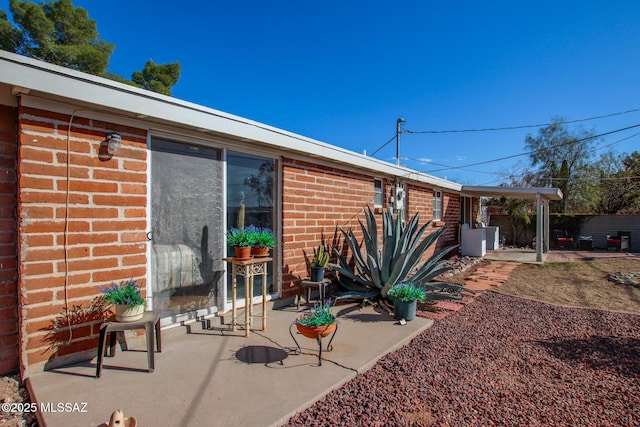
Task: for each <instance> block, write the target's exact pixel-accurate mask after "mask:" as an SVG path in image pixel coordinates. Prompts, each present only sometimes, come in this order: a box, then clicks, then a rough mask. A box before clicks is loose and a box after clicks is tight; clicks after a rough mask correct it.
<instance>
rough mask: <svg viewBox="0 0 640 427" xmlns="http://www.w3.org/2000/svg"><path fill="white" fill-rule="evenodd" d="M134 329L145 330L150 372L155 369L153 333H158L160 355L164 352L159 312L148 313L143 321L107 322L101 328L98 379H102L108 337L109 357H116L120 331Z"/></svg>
mask: <svg viewBox="0 0 640 427" xmlns="http://www.w3.org/2000/svg"><path fill="white" fill-rule="evenodd" d="M134 329H144V330H145V334H146V338H147V363H148V366H149V372H153V369H154V367H155V366H154V351H153V332H154V329H155V333H156V345H157V348H158V353H160V352H161V351H162V338H161V335H160V313H159V312H157V311H147V312H146V313H144V316H142V319H140V320H136V321H134V322H112V321H106V322H104V323H103V324H102V325H101V326H100V338H99V341H98V362H97V366H96V378H100V374H101V373H102V362H103V361H104V357H103V356H104V353H106V352H107V347H106V343H107V336H108V337H109V346H108V349H109V357H113V356H114V355H115V350H116V333H117V332H118V331H130V330H134Z"/></svg>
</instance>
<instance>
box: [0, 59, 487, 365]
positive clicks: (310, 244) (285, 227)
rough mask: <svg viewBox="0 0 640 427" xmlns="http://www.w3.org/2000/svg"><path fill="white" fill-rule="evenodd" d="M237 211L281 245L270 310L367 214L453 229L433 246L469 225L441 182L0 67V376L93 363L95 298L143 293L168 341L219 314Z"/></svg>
mask: <svg viewBox="0 0 640 427" xmlns="http://www.w3.org/2000/svg"><path fill="white" fill-rule="evenodd" d="M113 134H116V135H117V136H118V137H119V138H120V139H121V146H120V148H119V149H118V150H117V152H115V153H113V154H112V153H110V152H109V138H110V136H111V135H113ZM118 137H116V138H115V139H117V138H118ZM401 191H402V192H403V193H404V196H405V197H403V198H402V200H396V199H397V198H395V196H396V193H397V192H398V193H400V192H401ZM241 204H242V205H243V206H244V207H245V212H246V213H245V216H246V218H245V223H246V224H255V225H258V226H266V227H270V228H272V229H273V230H275V232H276V234H277V236H278V241H279V242H280V244H279V245H278V246H277V247H276V248H275V249H274V251H273V252H274V253H273V258H274V261H273V263H272V265H270V266H269V280H268V282H269V283H268V287H269V290H270V298H288V297H291V296H292V295H293V294H294V293H295V292H296V285H297V283H298V282H299V281H300V280H301V279H304V278H306V277H307V276H308V266H307V258H306V256H308V255H310V254H312V253H313V249H314V248H315V247H317V245H318V244H320V243H321V242H322V241H323V240H324V241H326V242H327V243H329V242H331V240H332V239H333V237H334V235H336V234H337V230H338V229H340V228H348V227H351V226H355V225H357V220H358V219H360V218H363V216H362V212H363V208H364V207H365V206H366V205H369V206H375V207H378V208H386V207H388V206H394V205H396V204H402V205H403V206H404V208H405V210H406V212H407V213H408V214H409V215H413V213H415V212H418V211H419V212H420V213H421V215H422V222H424V221H426V220H428V219H436V220H437V221H435V222H434V226H443V225H445V224H448V225H451V226H452V227H451V228H450V229H449V231H448V233H447V234H446V235H444V236H443V238H441V240H442V241H441V242H439V244H441V245H444V244H451V243H455V242H457V239H458V234H457V233H458V231H457V230H458V224H459V223H460V222H461V221H466V222H472V218H474V219H475V217H476V215H477V209H478V199H477V198H475V199H472V198H469V197H462V196H461V185H459V184H456V183H453V182H450V181H446V180H442V179H439V178H436V177H433V176H429V175H426V174H423V173H420V172H416V171H413V170H409V169H406V168H402V167H397V166H395V165H392V164H389V163H387V162H383V161H380V160H376V159H373V158H370V157H367V156H364V155H361V154H357V153H354V152H351V151H348V150H345V149H342V148H339V147H335V146H331V145H329V144H326V143H323V142H319V141H315V140H313V139H310V138H306V137H303V136H300V135H296V134H293V133H290V132H287V131H284V130H281V129H276V128H273V127H270V126H267V125H264V124H261V123H257V122H253V121H251V120H248V119H245V118H242V117H237V116H233V115H230V114H226V113H223V112H220V111H216V110H212V109H209V108H206V107H203V106H200V105H195V104H192V103H188V102H184V101H181V100H178V99H175V98H171V97H167V96H163V95H159V94H156V93H151V92H148V91H144V90H141V89H137V88H134V87H131V86H127V85H123V84H120V83H117V82H113V81H110V80H106V79H103V78H100V77H95V76H91V75H88V74H84V73H80V72H76V71H74V70H70V69H67V68H62V67H58V66H55V65H51V64H47V63H44V62H40V61H37V60H33V59H30V58H26V57H22V56H18V55H14V54H11V53H7V52H3V51H0V221H1V222H2V224H3V226H2V228H0V344H1V345H0V372H2V373H6V372H11V371H16V370H20V371H21V372H22V374H23V375H24V376H28V373H29V372H30V371H37V370H42V369H46V368H50V367H53V366H59V365H62V364H65V363H69V362H72V361H76V360H81V359H89V358H92V357H95V351H96V347H97V333H98V331H99V327H100V322H101V319H102V317H101V316H102V315H101V313H102V308H101V307H100V305H99V304H98V298H97V297H98V296H99V291H98V289H97V287H98V286H105V285H108V284H110V283H111V282H113V281H116V282H118V281H121V280H126V279H130V278H133V279H134V280H137V282H138V284H139V285H141V286H143V287H144V288H145V289H146V295H147V300H148V307H150V308H153V309H154V310H159V311H161V313H162V317H163V320H162V322H163V325H170V324H175V323H176V322H179V321H188V320H190V319H194V318H195V316H206V315H213V314H215V313H219V312H222V311H225V310H227V309H228V307H229V304H230V302H229V298H228V293H229V292H228V286H229V280H228V278H227V277H226V272H225V270H226V265H225V263H224V262H223V261H222V258H224V257H225V256H227V251H228V250H229V248H227V246H226V240H225V235H226V230H227V229H228V228H229V227H233V226H235V225H236V222H237V219H238V213H239V210H240V209H239V207H240V205H241ZM256 288H258V289H259V288H260V286H256Z"/></svg>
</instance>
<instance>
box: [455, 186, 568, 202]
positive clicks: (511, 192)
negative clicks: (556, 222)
mask: <svg viewBox="0 0 640 427" xmlns="http://www.w3.org/2000/svg"><path fill="white" fill-rule="evenodd" d="M461 191H462V193H463V194H470V195H473V196H476V197H509V198H513V199H536V198H537V197H538V195H540V197H541V198H542V199H546V200H562V197H563V195H562V191H561V190H560V189H559V188H548V187H500V186H497V187H487V186H482V185H463V186H462V190H461Z"/></svg>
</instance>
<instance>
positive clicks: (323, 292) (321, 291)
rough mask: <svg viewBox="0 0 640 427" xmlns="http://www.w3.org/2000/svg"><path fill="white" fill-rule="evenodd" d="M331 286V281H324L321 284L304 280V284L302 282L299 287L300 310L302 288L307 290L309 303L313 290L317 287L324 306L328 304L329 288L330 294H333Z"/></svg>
mask: <svg viewBox="0 0 640 427" xmlns="http://www.w3.org/2000/svg"><path fill="white" fill-rule="evenodd" d="M330 285H331V280H329V279H322V281H320V282H313V281H311V280H303V281H302V282H300V284H299V285H298V310H300V297H301V295H302V288H307V303H309V300H310V299H311V288H316V287H317V288H318V293H319V295H318V296H319V298H320V301H321V302H322V304H324V303H325V302H326V296H327V288H328V290H329V293H331V287H330Z"/></svg>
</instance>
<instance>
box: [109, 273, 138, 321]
mask: <svg viewBox="0 0 640 427" xmlns="http://www.w3.org/2000/svg"><path fill="white" fill-rule="evenodd" d="M98 289H99V290H100V292H102V299H103V300H104V301H105V302H107V303H109V304H113V305H114V307H115V311H116V321H117V322H133V321H136V320H140V319H142V316H144V309H145V301H144V298H142V293H141V289H140V288H139V287H138V286H137V285H136V281H135V280H133V279H130V280H126V281H122V282H120V284H118V285H116V284H115V283H111V286H107V287H104V288H100V287H99V288H98Z"/></svg>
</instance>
